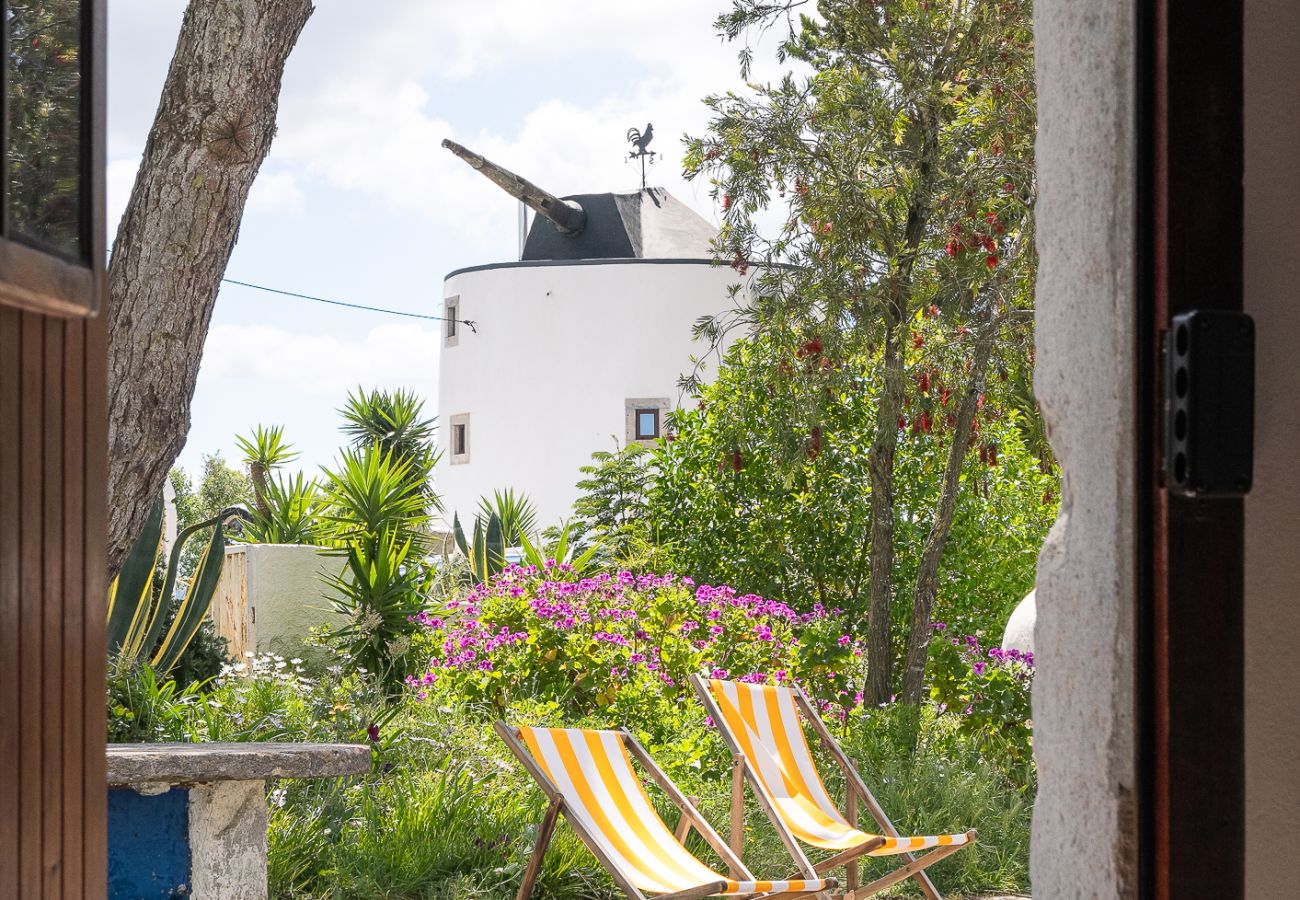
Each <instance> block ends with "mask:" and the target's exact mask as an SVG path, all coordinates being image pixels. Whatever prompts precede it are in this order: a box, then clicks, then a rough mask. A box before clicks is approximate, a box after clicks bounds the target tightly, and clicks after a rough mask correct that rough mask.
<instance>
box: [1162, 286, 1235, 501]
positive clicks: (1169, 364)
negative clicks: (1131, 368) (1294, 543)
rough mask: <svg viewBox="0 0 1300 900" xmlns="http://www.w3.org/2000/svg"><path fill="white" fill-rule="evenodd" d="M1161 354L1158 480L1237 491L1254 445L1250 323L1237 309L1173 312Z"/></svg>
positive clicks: (1180, 489)
mask: <svg viewBox="0 0 1300 900" xmlns="http://www.w3.org/2000/svg"><path fill="white" fill-rule="evenodd" d="M1161 352H1162V353H1163V355H1164V423H1163V424H1164V438H1165V440H1164V445H1165V458H1164V474H1165V486H1166V487H1167V488H1168V490H1169V492H1170V493H1172V494H1177V495H1179V496H1183V497H1197V498H1202V497H1205V498H1208V497H1241V496H1243V495H1245V494H1246V493H1247V492H1248V491H1249V490H1250V485H1251V476H1252V469H1253V465H1254V452H1255V439H1254V436H1255V323H1254V321H1252V320H1251V318H1250V316H1248V315H1246V314H1245V313H1240V312H1232V311H1229V310H1219V309H1197V310H1192V311H1191V312H1186V313H1182V314H1181V315H1177V316H1174V319H1173V322H1172V327H1170V329H1169V330H1168V331H1166V332H1164V333H1163V334H1162V335H1161Z"/></svg>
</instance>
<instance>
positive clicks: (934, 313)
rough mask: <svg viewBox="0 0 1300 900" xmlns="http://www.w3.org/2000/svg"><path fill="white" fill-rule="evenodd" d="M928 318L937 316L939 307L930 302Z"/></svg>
mask: <svg viewBox="0 0 1300 900" xmlns="http://www.w3.org/2000/svg"><path fill="white" fill-rule="evenodd" d="M930 318H931V319H937V318H939V307H938V306H936V305H935V304H933V303H931V304H930Z"/></svg>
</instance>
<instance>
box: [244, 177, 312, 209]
mask: <svg viewBox="0 0 1300 900" xmlns="http://www.w3.org/2000/svg"><path fill="white" fill-rule="evenodd" d="M301 208H302V189H301V188H299V187H298V176H297V175H295V174H294V173H293V172H267V171H266V170H265V169H263V171H261V172H259V173H258V174H257V180H256V181H254V182H253V187H252V190H250V191H249V192H248V210H249V212H254V213H275V212H298V211H299V210H300V209H301Z"/></svg>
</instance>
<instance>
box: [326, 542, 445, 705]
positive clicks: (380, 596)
mask: <svg viewBox="0 0 1300 900" xmlns="http://www.w3.org/2000/svg"><path fill="white" fill-rule="evenodd" d="M428 580H429V570H428V569H427V568H425V567H423V566H419V565H416V561H415V560H414V559H412V558H411V541H410V539H409V538H407V539H405V540H403V539H402V538H401V536H400V535H399V534H398V533H396V532H394V531H387V532H383V533H382V535H381V536H380V539H379V540H378V541H376V542H372V541H369V540H365V541H355V542H353V543H351V544H349V545H348V548H347V567H346V568H345V569H344V572H343V574H342V575H339V576H333V577H331V578H330V579H329V582H328V583H329V587H330V589H331V591H332V596H331V598H330V602H331V604H332V605H333V607H334V609H335V610H336V611H337V612H338V613H340V614H341V615H343V616H344V617H345V618H346V619H347V624H345V625H342V626H340V627H339V628H337V629H335V630H334V631H333V632H332V633H331V638H332V639H333V640H334V642H335V643H336V644H337V645H339V646H340V647H342V648H343V649H344V650H345V651H346V653H347V659H348V660H349V662H350V664H351V665H353V666H356V667H359V668H360V669H363V670H365V671H368V672H374V673H376V674H377V675H378V676H379V678H380V680H381V681H382V682H383V683H384V684H386V685H388V686H389V687H390V688H391V689H393V690H396V689H397V687H398V686H400V685H401V683H402V681H403V680H404V679H405V678H406V674H407V668H406V659H407V655H408V653H409V651H410V649H411V630H412V626H411V619H412V617H414V616H415V615H416V614H417V613H419V612H420V611H421V610H422V608H423V606H424V597H425V596H426V595H427V592H428Z"/></svg>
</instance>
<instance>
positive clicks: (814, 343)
mask: <svg viewBox="0 0 1300 900" xmlns="http://www.w3.org/2000/svg"><path fill="white" fill-rule="evenodd" d="M821 352H822V341H821V338H813V339H812V340H809V341H804V342H803V343H802V344H800V345H799V349H798V350H796V351H795V352H794V355H795V356H796V357H798V358H799V359H808V358H809V357H812V356H816V355H818V354H819V353H821Z"/></svg>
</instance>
